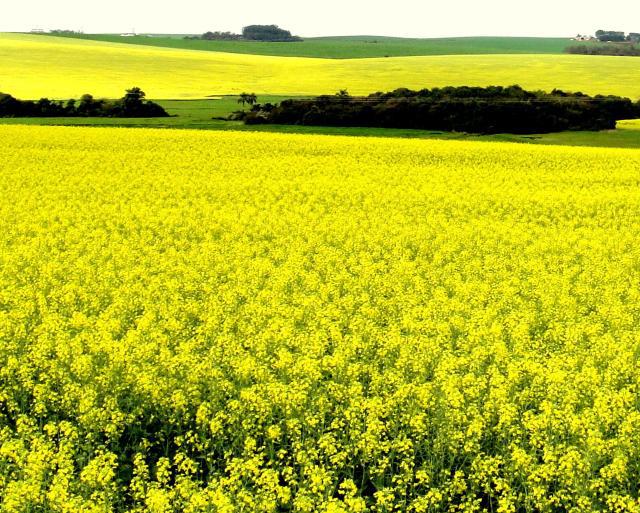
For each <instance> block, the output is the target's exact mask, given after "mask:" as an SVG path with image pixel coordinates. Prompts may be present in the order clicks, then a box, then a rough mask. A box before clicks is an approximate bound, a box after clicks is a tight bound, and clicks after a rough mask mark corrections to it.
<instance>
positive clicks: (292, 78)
mask: <svg viewBox="0 0 640 513" xmlns="http://www.w3.org/2000/svg"><path fill="white" fill-rule="evenodd" d="M637 63H638V61H637V59H635V58H633V57H592V56H582V55H538V54H534V55H446V56H418V57H394V58H377V59H374V58H370V59H349V60H328V59H313V58H303V57H274V56H260V55H241V54H236V53H222V52H199V51H193V50H183V49H173V48H158V47H150V46H136V45H125V44H118V43H110V42H98V41H86V40H80V39H70V38H59V37H49V36H40V35H23V34H0V76H1V77H2V79H1V81H0V91H4V92H8V93H11V94H13V95H14V96H17V97H20V98H24V99H27V98H39V97H42V96H48V97H52V98H70V97H78V96H80V95H82V94H84V93H91V94H94V95H95V96H100V97H112V98H115V97H120V96H121V95H122V92H123V90H124V89H125V88H127V87H131V86H134V85H136V86H139V87H142V88H143V89H144V90H145V91H146V92H147V93H148V96H149V97H150V98H157V99H161V98H165V99H166V98H205V97H208V96H211V95H223V94H237V93H239V92H241V91H250V92H255V93H257V94H281V95H302V94H325V93H327V94H330V93H334V92H336V91H337V90H339V89H348V90H349V92H350V93H352V94H366V93H370V92H373V91H377V90H391V89H395V88H398V87H409V88H424V87H436V86H445V85H479V86H486V85H491V84H497V85H510V84H516V83H517V84H520V85H521V86H523V87H525V88H527V89H545V90H551V89H554V88H560V89H565V90H570V91H578V90H581V91H583V92H586V93H590V94H618V95H624V96H629V97H632V98H638V97H640V68H638V66H637Z"/></svg>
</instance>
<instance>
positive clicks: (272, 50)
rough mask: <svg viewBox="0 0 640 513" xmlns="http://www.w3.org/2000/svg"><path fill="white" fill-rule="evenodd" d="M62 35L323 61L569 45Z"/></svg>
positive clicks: (551, 49)
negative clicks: (233, 39)
mask: <svg viewBox="0 0 640 513" xmlns="http://www.w3.org/2000/svg"><path fill="white" fill-rule="evenodd" d="M66 37H75V38H81V39H89V40H94V41H108V42H113V43H127V44H135V45H146V46H159V47H165V48H180V49H186V50H204V51H213V52H230V53H242V54H255V55H273V56H282V57H319V58H327V59H356V58H366V57H403V56H420V55H487V54H560V53H562V52H563V51H564V49H565V48H566V47H567V46H568V45H569V43H570V40H569V38H542V37H454V38H441V39H407V38H399V37H381V36H345V37H316V38H305V40H304V41H302V42H296V43H263V42H256V41H203V40H191V39H184V36H183V35H175V36H167V35H163V36H145V35H141V36H120V35H115V34H82V35H73V36H66Z"/></svg>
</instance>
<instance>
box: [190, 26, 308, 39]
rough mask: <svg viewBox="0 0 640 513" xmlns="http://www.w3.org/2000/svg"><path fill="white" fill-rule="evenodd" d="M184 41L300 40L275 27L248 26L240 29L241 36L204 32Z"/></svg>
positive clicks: (230, 33) (228, 33) (229, 33)
mask: <svg viewBox="0 0 640 513" xmlns="http://www.w3.org/2000/svg"><path fill="white" fill-rule="evenodd" d="M185 39H204V40H207V41H237V40H244V41H264V42H276V43H279V42H296V41H302V38H300V37H298V36H294V35H292V34H291V32H290V31H288V30H284V29H281V28H280V27H278V26H277V25H249V26H247V27H244V28H243V29H242V34H235V33H233V32H219V31H216V32H205V33H204V34H202V35H201V36H185Z"/></svg>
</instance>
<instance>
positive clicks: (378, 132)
mask: <svg viewBox="0 0 640 513" xmlns="http://www.w3.org/2000/svg"><path fill="white" fill-rule="evenodd" d="M282 99H283V98H282V97H276V96H264V97H261V98H260V101H262V102H278V101H281V100H282ZM159 103H161V104H162V105H163V106H164V107H165V109H167V111H168V112H169V113H170V114H172V115H173V116H174V117H171V118H155V119H118V118H28V119H25V118H13V119H12V118H0V125H10V124H11V125H18V124H31V125H73V126H87V125H88V126H123V127H144V128H197V129H206V130H241V131H260V132H280V133H306V134H324V135H349V136H373V137H401V138H419V139H458V140H476V141H504V142H518V143H534V144H557V145H564V146H598V147H615V148H640V120H633V121H622V122H620V123H619V124H618V129H617V130H609V131H603V132H561V133H555V134H541V135H533V136H529V135H527V136H522V135H512V134H499V135H491V136H477V135H468V134H463V133H447V132H437V131H427V130H409V129H384V128H338V127H310V126H286V125H264V126H245V125H243V124H242V123H240V122H237V121H222V120H219V119H212V118H214V117H222V116H227V115H228V114H229V113H230V112H232V111H234V110H237V109H239V108H240V106H239V105H238V103H237V101H236V98H235V97H224V98H220V99H216V100H161V101H160V102H159Z"/></svg>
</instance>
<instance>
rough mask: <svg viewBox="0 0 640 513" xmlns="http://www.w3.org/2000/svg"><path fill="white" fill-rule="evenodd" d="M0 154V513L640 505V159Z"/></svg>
mask: <svg viewBox="0 0 640 513" xmlns="http://www.w3.org/2000/svg"><path fill="white" fill-rule="evenodd" d="M0 138H1V139H2V145H0V191H4V192H5V194H0V341H1V343H0V376H1V379H2V384H3V386H2V391H1V392H2V396H0V401H1V405H2V409H1V410H0V415H1V416H0V422H2V423H3V425H5V426H7V427H5V428H4V429H2V430H0V442H1V443H2V447H3V452H2V458H3V459H2V465H1V466H0V471H1V473H2V474H1V475H2V479H0V509H2V510H3V511H7V512H18V511H34V512H35V511H38V512H49V511H62V510H68V511H125V510H127V511H132V510H134V509H135V510H136V511H149V512H159V511H163V512H164V511H192V512H199V513H203V512H205V511H252V512H254V511H255V512H260V513H267V512H274V511H290V510H295V511H300V512H308V513H311V512H329V511H330V512H336V511H377V512H380V511H390V510H391V509H403V510H407V511H412V512H425V511H449V510H451V511H453V510H454V509H455V510H458V509H459V508H457V505H460V504H474V505H475V504H484V505H486V506H483V507H484V509H485V510H493V511H515V510H517V509H519V510H523V511H524V510H527V511H555V510H563V511H634V509H633V508H634V507H635V506H634V505H636V504H637V499H636V492H637V488H636V486H635V483H636V479H637V468H638V467H637V465H638V461H640V449H639V446H638V443H637V442H638V439H639V436H640V430H639V429H640V428H639V426H640V405H639V404H638V401H637V391H638V389H639V387H640V372H639V369H638V366H637V360H638V354H640V346H639V344H638V340H640V328H639V326H640V324H639V319H640V308H639V305H640V297H639V295H638V289H637V287H635V284H637V283H638V281H639V280H640V266H639V265H638V262H640V249H639V247H638V244H637V241H638V236H639V234H640V217H639V216H638V205H640V188H639V187H638V183H639V181H640V174H639V173H640V171H639V170H640V152H637V151H629V150H612V149H597V150H595V149H588V148H579V149H576V148H559V147H549V146H547V147H537V146H525V145H514V144H502V143H488V144H479V143H471V142H454V141H446V142H442V141H415V140H398V139H394V140H391V139H367V140H362V139H358V138H344V137H318V136H303V135H295V136H293V135H283V134H255V133H254V134H250V133H243V134H240V133H221V132H204V131H184V130H183V131H175V130H129V129H109V128H96V129H86V128H55V127H7V126H4V127H0ZM621 505H631V506H633V507H631V506H630V507H629V508H627V509H625V508H626V506H625V508H623V507H622V506H621ZM392 507H393V508H392ZM467 509H468V510H469V511H471V510H473V511H476V510H477V509H474V508H471V507H469V508H467Z"/></svg>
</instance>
